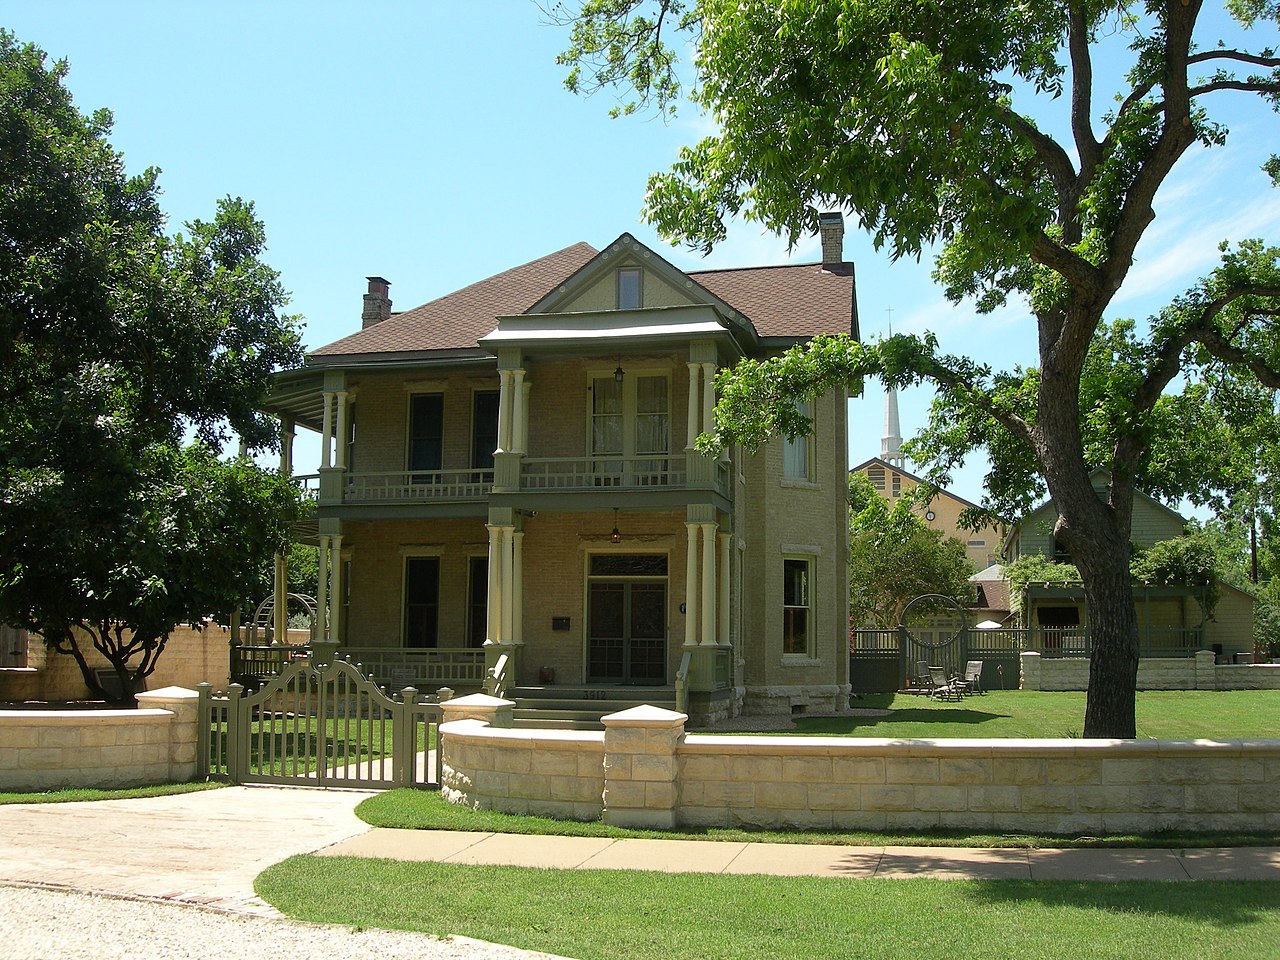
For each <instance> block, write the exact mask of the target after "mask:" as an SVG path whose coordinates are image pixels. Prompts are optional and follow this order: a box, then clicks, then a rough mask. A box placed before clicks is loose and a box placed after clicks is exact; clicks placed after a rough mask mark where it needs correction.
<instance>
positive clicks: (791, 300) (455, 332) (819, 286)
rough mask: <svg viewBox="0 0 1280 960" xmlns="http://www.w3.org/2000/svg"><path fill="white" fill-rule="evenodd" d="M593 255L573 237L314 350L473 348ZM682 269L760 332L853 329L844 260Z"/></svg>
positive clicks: (850, 279)
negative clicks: (563, 244)
mask: <svg viewBox="0 0 1280 960" xmlns="http://www.w3.org/2000/svg"><path fill="white" fill-rule="evenodd" d="M596 256H597V251H596V250H595V249H594V248H593V247H591V246H590V245H588V244H586V243H576V244H574V245H573V246H571V247H565V248H564V249H563V250H558V251H556V252H555V253H551V254H548V255H547V256H545V257H540V258H538V259H537V260H533V261H530V262H529V263H526V264H523V265H521V266H518V267H513V268H512V269H510V270H506V271H503V272H502V273H499V274H497V275H495V276H492V277H489V278H488V279H486V280H480V281H478V282H476V283H473V284H471V285H469V286H466V287H463V288H462V289H461V290H456V291H454V292H453V293H450V294H446V295H445V296H443V297H440V298H438V299H436V300H432V301H430V302H429V303H424V304H422V305H421V306H419V307H414V308H413V309H412V310H405V311H403V312H401V313H395V314H392V315H391V317H389V318H388V319H386V320H383V321H382V322H381V323H377V324H374V325H372V326H370V327H367V328H366V329H363V330H359V331H357V332H355V333H352V334H351V335H350V336H346V337H343V338H342V339H341V340H337V341H335V342H333V343H330V344H327V345H326V346H323V347H320V348H318V349H317V350H314V351H313V352H312V353H311V356H312V357H313V358H314V359H315V360H316V361H318V362H319V363H321V364H327V363H332V362H335V361H338V362H341V360H343V359H354V358H367V359H372V357H373V356H375V355H385V354H398V355H405V354H408V355H415V354H424V353H436V352H438V351H442V352H450V353H458V354H468V353H470V354H476V353H478V352H486V353H487V351H483V350H482V348H481V347H480V345H479V340H480V338H481V337H484V336H485V335H487V334H489V333H490V332H492V331H493V329H494V327H495V325H496V322H497V318H498V317H500V316H510V315H514V314H520V313H523V312H525V311H526V310H528V308H529V307H530V306H532V305H533V304H535V303H537V302H538V300H539V299H541V298H542V297H543V296H545V295H546V294H547V293H548V292H549V291H551V290H553V289H555V287H556V286H557V285H558V284H560V283H562V282H563V281H565V280H566V279H568V278H569V277H570V276H572V275H573V274H574V273H576V272H577V271H579V270H581V269H582V268H583V267H585V266H586V265H587V264H588V263H590V262H591V261H592V260H593V259H594V258H595V257H596ZM685 275H686V276H688V277H689V278H691V279H692V280H694V281H695V282H696V283H697V284H700V285H701V286H702V287H704V288H705V289H706V290H707V292H709V293H711V294H712V295H713V296H715V297H718V298H719V299H720V300H723V301H724V302H725V303H727V304H730V305H731V306H733V307H734V308H735V309H737V310H738V311H740V312H741V313H742V314H743V315H744V316H745V317H746V318H747V319H748V320H750V321H751V324H752V326H753V327H754V329H755V332H756V335H757V336H758V337H760V338H761V339H764V340H773V339H783V340H787V339H802V338H806V337H811V336H814V335H816V334H820V333H831V334H834V333H845V334H850V333H851V334H853V335H854V336H855V337H856V336H857V335H858V323H857V307H856V303H855V300H854V271H853V265H852V264H849V263H840V264H829V265H827V267H826V268H824V267H823V265H822V264H816V263H810V264H795V265H787V266H776V267H746V268H740V269H732V270H697V271H687V272H686V274H685ZM353 316H354V315H353Z"/></svg>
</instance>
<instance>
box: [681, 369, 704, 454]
mask: <svg viewBox="0 0 1280 960" xmlns="http://www.w3.org/2000/svg"><path fill="white" fill-rule="evenodd" d="M700 366H701V364H697V363H690V364H689V430H688V434H689V438H688V440H687V441H686V442H685V445H684V448H685V449H686V450H692V449H693V441H695V440H697V439H698V407H699V405H698V370H699V367H700Z"/></svg>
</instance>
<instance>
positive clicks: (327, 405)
mask: <svg viewBox="0 0 1280 960" xmlns="http://www.w3.org/2000/svg"><path fill="white" fill-rule="evenodd" d="M323 416H324V421H323V422H322V423H321V425H320V467H321V469H323V470H327V469H329V467H331V466H333V392H332V391H330V390H326V391H325V392H324V414H323Z"/></svg>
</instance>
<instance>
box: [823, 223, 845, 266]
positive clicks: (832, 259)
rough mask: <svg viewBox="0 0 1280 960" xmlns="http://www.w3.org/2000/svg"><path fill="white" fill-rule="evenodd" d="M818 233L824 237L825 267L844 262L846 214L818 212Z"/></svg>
mask: <svg viewBox="0 0 1280 960" xmlns="http://www.w3.org/2000/svg"><path fill="white" fill-rule="evenodd" d="M818 235H819V236H820V237H822V266H823V269H828V268H830V267H832V266H835V265H837V264H841V263H844V214H842V213H839V212H836V213H820V214H818Z"/></svg>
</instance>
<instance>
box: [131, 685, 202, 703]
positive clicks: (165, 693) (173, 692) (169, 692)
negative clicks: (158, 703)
mask: <svg viewBox="0 0 1280 960" xmlns="http://www.w3.org/2000/svg"><path fill="white" fill-rule="evenodd" d="M137 699H138V700H199V699H200V694H199V693H197V692H196V691H195V690H188V689H187V688H186V687H161V688H160V689H159V690H144V691H142V693H139V694H138V695H137Z"/></svg>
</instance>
